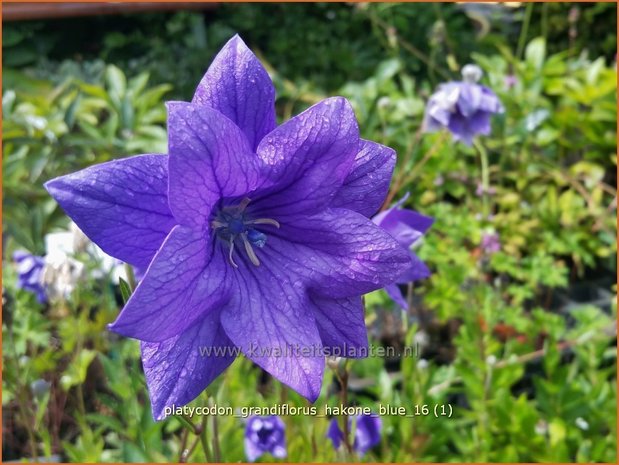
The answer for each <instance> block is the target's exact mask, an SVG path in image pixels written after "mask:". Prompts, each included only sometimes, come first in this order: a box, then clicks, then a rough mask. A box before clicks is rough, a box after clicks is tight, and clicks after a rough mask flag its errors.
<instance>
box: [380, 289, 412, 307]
mask: <svg viewBox="0 0 619 465" xmlns="http://www.w3.org/2000/svg"><path fill="white" fill-rule="evenodd" d="M385 291H387V294H388V295H389V297H391V300H393V301H394V302H395V303H396V304H398V305H399V306H400V307H402V308H403V309H407V308H408V302H406V299H405V298H404V295H403V294H402V291H401V290H400V286H398V285H397V284H395V283H394V284H389V285H388V286H385Z"/></svg>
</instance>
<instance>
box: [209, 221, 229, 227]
mask: <svg viewBox="0 0 619 465" xmlns="http://www.w3.org/2000/svg"><path fill="white" fill-rule="evenodd" d="M211 227H212V228H213V229H218V228H225V227H226V224H225V223H222V222H221V221H218V220H213V221H211Z"/></svg>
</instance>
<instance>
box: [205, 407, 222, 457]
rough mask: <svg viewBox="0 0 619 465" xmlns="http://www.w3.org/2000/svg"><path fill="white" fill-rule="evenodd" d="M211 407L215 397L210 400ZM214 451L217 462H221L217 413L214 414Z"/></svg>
mask: <svg viewBox="0 0 619 465" xmlns="http://www.w3.org/2000/svg"><path fill="white" fill-rule="evenodd" d="M208 405H209V407H213V405H214V404H213V399H212V398H209V400H208ZM213 453H214V458H215V462H217V463H220V462H221V448H220V447H219V428H218V426H217V415H213Z"/></svg>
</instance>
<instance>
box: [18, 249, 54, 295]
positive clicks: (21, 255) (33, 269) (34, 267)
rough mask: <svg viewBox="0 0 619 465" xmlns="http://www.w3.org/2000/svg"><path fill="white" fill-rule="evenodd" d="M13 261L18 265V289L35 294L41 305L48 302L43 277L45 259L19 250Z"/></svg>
mask: <svg viewBox="0 0 619 465" xmlns="http://www.w3.org/2000/svg"><path fill="white" fill-rule="evenodd" d="M13 261H14V262H15V263H16V264H17V287H18V288H20V289H23V290H25V291H28V292H31V293H33V294H34V295H35V296H36V297H37V300H38V301H39V302H40V303H45V302H47V293H46V291H45V286H44V285H43V279H42V276H41V273H42V272H43V267H44V266H45V260H44V258H43V257H38V256H36V255H32V254H29V253H28V252H25V251H23V250H17V251H16V252H15V253H14V254H13Z"/></svg>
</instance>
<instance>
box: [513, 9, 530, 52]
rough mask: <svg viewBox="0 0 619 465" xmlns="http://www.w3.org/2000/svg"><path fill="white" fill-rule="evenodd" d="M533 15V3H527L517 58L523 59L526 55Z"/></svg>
mask: <svg viewBox="0 0 619 465" xmlns="http://www.w3.org/2000/svg"><path fill="white" fill-rule="evenodd" d="M532 15H533V3H527V8H526V10H525V13H524V20H523V21H522V29H520V37H519V38H518V49H517V51H516V58H518V59H522V54H523V53H524V46H525V43H526V41H527V36H528V35H529V24H530V23H531V16H532Z"/></svg>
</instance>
